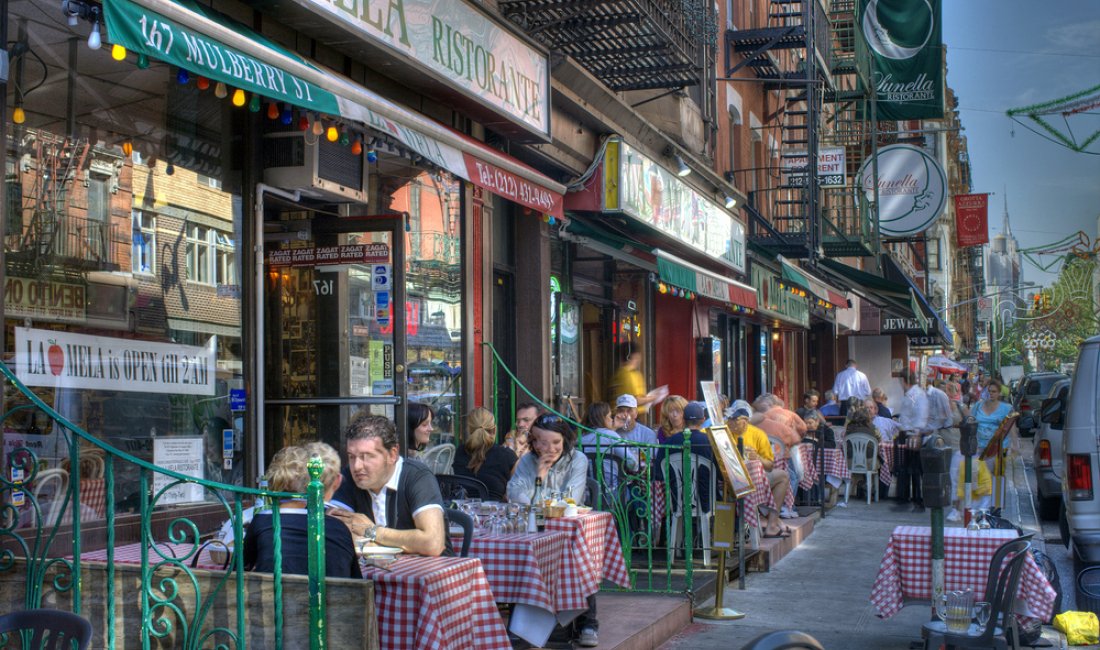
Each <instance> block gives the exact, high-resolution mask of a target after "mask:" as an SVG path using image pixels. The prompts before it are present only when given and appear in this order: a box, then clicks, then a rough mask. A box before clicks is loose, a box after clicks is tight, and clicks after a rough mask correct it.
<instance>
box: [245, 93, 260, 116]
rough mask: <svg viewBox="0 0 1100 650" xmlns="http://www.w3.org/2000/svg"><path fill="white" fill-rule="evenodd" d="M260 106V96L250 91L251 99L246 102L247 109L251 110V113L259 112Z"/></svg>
mask: <svg viewBox="0 0 1100 650" xmlns="http://www.w3.org/2000/svg"><path fill="white" fill-rule="evenodd" d="M260 106H261V103H260V96H259V95H257V94H256V93H252V99H251V100H249V102H248V110H250V111H252V112H253V113H259V112H260Z"/></svg>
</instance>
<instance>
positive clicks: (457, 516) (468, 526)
mask: <svg viewBox="0 0 1100 650" xmlns="http://www.w3.org/2000/svg"><path fill="white" fill-rule="evenodd" d="M443 513H444V514H445V515H446V516H447V524H448V526H447V527H448V528H450V524H454V525H456V526H461V527H462V550H461V551H459V556H460V557H469V556H470V541H471V540H472V539H473V538H474V520H473V519H471V518H470V515H468V514H466V513H465V512H462V511H461V510H455V509H454V508H444V509H443ZM448 534H449V531H448Z"/></svg>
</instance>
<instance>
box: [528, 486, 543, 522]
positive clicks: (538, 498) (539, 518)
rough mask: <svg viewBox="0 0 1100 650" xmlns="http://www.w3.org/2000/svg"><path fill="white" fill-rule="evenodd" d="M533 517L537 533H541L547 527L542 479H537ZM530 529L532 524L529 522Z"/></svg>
mask: <svg viewBox="0 0 1100 650" xmlns="http://www.w3.org/2000/svg"><path fill="white" fill-rule="evenodd" d="M531 513H532V514H531V516H532V517H533V518H534V520H535V531H540V530H542V529H543V526H545V525H546V519H545V513H546V511H545V510H544V509H543V504H542V479H541V478H536V479H535V495H534V497H532V498H531ZM528 528H530V522H528Z"/></svg>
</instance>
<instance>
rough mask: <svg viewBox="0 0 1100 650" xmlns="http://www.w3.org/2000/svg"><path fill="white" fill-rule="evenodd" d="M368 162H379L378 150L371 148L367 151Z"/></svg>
mask: <svg viewBox="0 0 1100 650" xmlns="http://www.w3.org/2000/svg"><path fill="white" fill-rule="evenodd" d="M367 162H378V152H377V151H375V150H374V149H371V150H370V151H368V152H367Z"/></svg>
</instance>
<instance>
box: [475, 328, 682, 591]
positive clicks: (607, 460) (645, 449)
mask: <svg viewBox="0 0 1100 650" xmlns="http://www.w3.org/2000/svg"><path fill="white" fill-rule="evenodd" d="M482 345H483V346H484V347H485V348H486V349H487V350H488V351H489V352H490V353H491V354H492V355H493V364H492V392H491V395H492V396H493V398H492V399H493V404H492V410H493V412H494V414H495V415H496V416H497V421H501V420H502V417H501V416H502V414H501V412H500V406H499V404H498V400H497V397H498V396H499V395H500V393H499V392H498V388H499V386H500V382H501V381H507V382H508V395H509V396H510V400H509V404H510V405H512V406H513V407H514V406H515V404H516V395H517V392H522V393H523V394H525V395H526V396H527V398H529V399H530V400H531V401H532V402H534V403H536V404H538V405H539V406H540V407H541V408H543V409H545V410H546V411H547V412H549V413H553V414H555V415H557V416H558V417H560V418H562V419H564V420H566V421H567V422H569V423H570V424H571V425H572V426H573V427H574V428H576V429H577V430H578V432H579V435H580V436H582V438H581V439H580V440H579V441H578V444H577V448H578V449H581V450H582V451H584V452H585V455H586V456H588V458H589V472H590V475H591V476H592V477H593V478H595V480H596V481H597V483H598V484H599V490H598V493H597V494H596V495H594V496H592V495H590V500H591V501H593V503H590V504H588V505H591V506H592V507H594V508H596V509H597V510H604V511H607V512H610V513H611V514H612V515H613V516H614V517H615V523H616V526H617V527H618V531H619V539H620V541H621V543H622V549H623V558H624V559H625V561H626V565H627V568H628V569H629V570H630V576H631V583H632V586H633V590H634V591H643V592H654V593H688V594H690V593H692V590H693V573H694V569H693V562H692V554H691V553H690V552H686V553H685V554H684V561H683V564H682V565H680V564H679V563H678V562H677V560H676V546H674V545H673V544H671V543H670V541H671V539H672V537H673V533H674V532H676V533H678V535H677V536H678V538H679V539H682V540H683V547H684V548H685V549H692V548H693V542H694V536H693V531H692V518H691V511H692V507H691V506H692V499H693V495H692V493H693V489H694V487H695V485H696V481H695V477H694V475H693V471H692V464H691V440H690V438H688V437H686V436H685V439H684V444H683V446H674V445H661V444H657V445H653V444H645V443H639V442H634V441H627V440H623V439H622V438H610V437H608V438H609V439H602V438H601V434H599V433H598V432H596V431H594V430H593V429H591V428H589V427H587V426H585V425H584V424H583V423H581V422H577V421H576V420H574V419H572V418H570V417H569V416H567V415H565V414H563V413H561V412H559V411H558V410H556V409H555V408H553V407H552V406H550V405H549V404H547V403H545V402H544V401H543V400H542V399H540V398H539V397H538V396H536V395H534V394H533V393H532V392H531V391H530V390H529V389H528V388H527V387H526V386H524V385H523V383H522V382H521V381H519V379H517V378H516V376H515V374H514V373H513V372H512V371H511V369H509V368H508V366H507V365H506V364H505V363H504V361H503V360H502V359H501V358H500V355H499V354H497V351H496V349H495V348H493V346H492V344H491V343H489V342H484V343H482ZM677 455H679V458H680V460H681V461H682V463H681V467H679V468H676V467H674V466H673V464H672V463H673V459H674V458H675V457H676V456H677ZM677 469H679V471H677ZM673 476H678V477H680V480H679V481H677V483H678V485H682V486H683V489H682V490H678V491H677V490H674V489H673V482H672V481H670V480H669V479H670V478H671V477H673ZM677 492H678V493H677ZM674 500H675V502H676V503H678V504H679V511H680V512H681V513H683V517H682V519H676V518H674V516H673V512H674V507H673V503H674ZM677 529H678V530H677ZM662 541H663V542H664V543H663V544H662ZM681 576H682V578H681Z"/></svg>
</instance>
